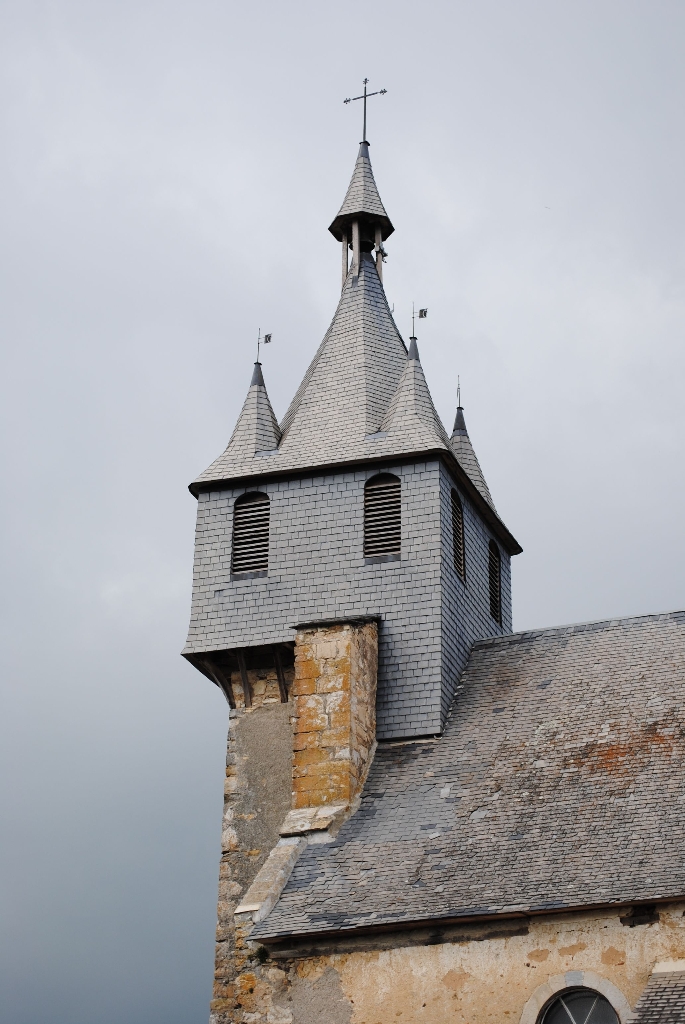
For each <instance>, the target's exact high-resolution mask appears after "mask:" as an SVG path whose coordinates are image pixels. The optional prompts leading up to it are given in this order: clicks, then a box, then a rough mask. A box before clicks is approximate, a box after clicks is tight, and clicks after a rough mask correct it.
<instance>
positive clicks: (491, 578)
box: [488, 540, 502, 626]
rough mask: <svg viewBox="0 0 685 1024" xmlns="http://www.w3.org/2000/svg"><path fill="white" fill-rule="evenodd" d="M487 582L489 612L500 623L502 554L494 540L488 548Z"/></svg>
mask: <svg viewBox="0 0 685 1024" xmlns="http://www.w3.org/2000/svg"><path fill="white" fill-rule="evenodd" d="M488 583H489V585H490V614H491V615H492V617H493V619H494V620H495V622H497V623H498V624H499V625H500V626H501V625H502V556H501V555H500V553H499V548H498V547H497V545H496V544H495V542H494V540H491V541H490V547H489V549H488Z"/></svg>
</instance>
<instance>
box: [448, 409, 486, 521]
mask: <svg viewBox="0 0 685 1024" xmlns="http://www.w3.org/2000/svg"><path fill="white" fill-rule="evenodd" d="M450 445H451V447H452V451H453V452H454V454H455V455H456V457H457V462H458V463H459V465H460V466H461V468H462V469H463V470H464V472H465V473H466V474H467V475H468V477H469V479H470V480H471V482H472V484H473V485H474V486H475V487H476V488H477V490H478V491H479V493H480V494H482V495H483V497H484V498H485V500H486V501H487V503H488V505H489V506H490V508H491V509H493V510H494V508H495V503H494V501H493V500H492V495H491V494H490V488H489V487H488V485H487V484H486V482H485V477H484V476H483V470H482V469H481V468H480V463H479V461H478V459H477V457H476V453H475V451H474V450H473V445H472V444H471V439H470V437H469V435H468V431H467V430H466V420H465V419H464V410H463V408H462V407H461V406H458V407H457V416H456V419H455V421H454V430H453V431H452V436H451V438H450Z"/></svg>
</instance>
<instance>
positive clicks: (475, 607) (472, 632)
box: [440, 465, 512, 722]
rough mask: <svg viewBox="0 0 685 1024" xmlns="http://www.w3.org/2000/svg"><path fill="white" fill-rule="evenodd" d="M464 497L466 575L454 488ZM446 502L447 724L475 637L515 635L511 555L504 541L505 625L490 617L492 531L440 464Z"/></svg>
mask: <svg viewBox="0 0 685 1024" xmlns="http://www.w3.org/2000/svg"><path fill="white" fill-rule="evenodd" d="M453 488H454V490H456V492H457V494H458V495H459V497H460V499H461V503H462V507H463V510H464V542H465V543H464V547H465V551H466V557H465V564H466V579H465V580H462V578H461V577H460V576H459V574H458V572H457V570H456V569H455V567H454V547H453V539H452V508H451V493H452V489H453ZM440 503H441V520H442V574H441V583H442V608H441V615H442V630H441V632H442V716H443V722H444V721H445V718H446V717H447V713H448V711H449V709H450V705H451V704H452V700H453V698H454V694H455V690H456V687H457V684H458V682H459V679H460V678H461V674H462V672H463V671H464V668H465V667H466V662H467V661H468V657H469V653H470V651H471V647H472V645H473V643H474V641H475V640H481V639H483V637H487V636H499V635H501V634H504V633H510V632H511V629H512V608H511V558H510V557H509V555H508V554H507V553H506V551H505V550H504V548H503V547H502V545H501V544H500V545H498V546H499V549H500V552H501V554H502V626H501V628H500V627H499V626H498V625H497V623H496V622H495V620H494V619H493V618H492V616H491V615H490V596H489V591H488V544H489V543H490V539H491V537H492V534H491V533H490V532H489V531H488V529H487V527H486V526H485V524H484V523H483V521H482V519H481V518H480V516H478V515H477V513H476V511H475V510H474V508H473V506H472V505H471V504H470V503H469V501H468V500H467V499H466V497H465V496H464V494H463V492H462V491H460V489H459V488H458V487H457V485H456V483H455V482H454V480H453V479H452V477H451V475H450V473H449V472H448V470H447V469H446V468H445V467H444V466H443V465H441V466H440Z"/></svg>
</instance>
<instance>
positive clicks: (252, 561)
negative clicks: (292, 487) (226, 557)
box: [231, 493, 269, 572]
mask: <svg viewBox="0 0 685 1024" xmlns="http://www.w3.org/2000/svg"><path fill="white" fill-rule="evenodd" d="M268 567H269V499H268V498H267V496H266V494H257V493H253V494H244V495H243V496H242V497H241V498H238V500H237V501H236V503H235V505H234V507H233V550H232V557H231V572H266V570H267V569H268Z"/></svg>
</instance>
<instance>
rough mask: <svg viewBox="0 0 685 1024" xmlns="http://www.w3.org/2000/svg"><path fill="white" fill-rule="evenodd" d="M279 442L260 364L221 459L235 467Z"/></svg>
mask: <svg viewBox="0 0 685 1024" xmlns="http://www.w3.org/2000/svg"><path fill="white" fill-rule="evenodd" d="M280 439H281V430H280V427H279V426H278V420H277V419H276V417H275V415H274V411H273V409H272V408H271V402H270V401H269V396H268V394H267V392H266V387H265V385H264V377H263V375H262V364H261V363H255V364H254V370H253V371H252V380H251V381H250V387H249V390H248V392H247V396H246V398H245V401H244V402H243V408H242V410H241V412H240V416H239V417H238V422H237V423H236V425H235V430H234V431H233V434H232V435H231V440H230V441H229V442H228V446H227V448H226V451H225V452H224V454H223V455H222V456H221V459H222V460H224V461H226V462H227V463H234V464H238V463H241V462H244V461H245V460H251V459H252V458H254V456H255V455H259V454H260V453H263V452H270V451H273V450H274V449H276V448H278V442H279V441H280ZM217 461H220V460H217Z"/></svg>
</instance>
